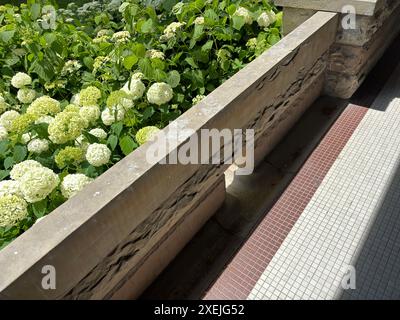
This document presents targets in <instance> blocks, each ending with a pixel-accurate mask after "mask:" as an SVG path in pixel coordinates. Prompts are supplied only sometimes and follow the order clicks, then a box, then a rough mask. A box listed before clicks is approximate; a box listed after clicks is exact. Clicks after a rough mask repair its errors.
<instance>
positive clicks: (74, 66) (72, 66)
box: [61, 60, 82, 75]
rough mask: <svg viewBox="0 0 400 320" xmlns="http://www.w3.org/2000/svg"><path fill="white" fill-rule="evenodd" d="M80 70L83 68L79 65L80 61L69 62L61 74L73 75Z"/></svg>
mask: <svg viewBox="0 0 400 320" xmlns="http://www.w3.org/2000/svg"><path fill="white" fill-rule="evenodd" d="M80 68H82V65H81V64H80V63H79V61H78V60H68V61H67V62H65V64H64V66H63V68H62V70H61V74H62V75H66V74H71V73H74V72H75V71H77V70H79V69H80Z"/></svg>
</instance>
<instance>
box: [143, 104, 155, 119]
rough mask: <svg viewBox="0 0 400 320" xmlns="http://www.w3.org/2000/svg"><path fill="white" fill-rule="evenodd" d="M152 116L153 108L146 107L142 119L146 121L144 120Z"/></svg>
mask: <svg viewBox="0 0 400 320" xmlns="http://www.w3.org/2000/svg"><path fill="white" fill-rule="evenodd" d="M153 114H154V108H153V107H147V108H146V109H144V112H143V119H144V120H146V119H148V118H150V117H151V116H152V115H153Z"/></svg>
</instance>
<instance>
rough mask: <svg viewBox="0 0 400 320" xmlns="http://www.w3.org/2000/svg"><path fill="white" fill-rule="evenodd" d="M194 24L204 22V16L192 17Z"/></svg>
mask: <svg viewBox="0 0 400 320" xmlns="http://www.w3.org/2000/svg"><path fill="white" fill-rule="evenodd" d="M194 24H199V25H200V24H204V17H197V18H196V19H194Z"/></svg>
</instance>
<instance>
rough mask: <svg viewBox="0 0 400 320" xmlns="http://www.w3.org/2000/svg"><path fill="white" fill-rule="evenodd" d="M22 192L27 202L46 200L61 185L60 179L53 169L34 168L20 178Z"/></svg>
mask: <svg viewBox="0 0 400 320" xmlns="http://www.w3.org/2000/svg"><path fill="white" fill-rule="evenodd" d="M18 181H19V183H20V188H21V192H22V194H23V196H24V199H25V200H26V201H27V202H30V203H35V202H38V201H40V200H43V199H45V198H46V197H47V196H48V195H49V194H50V193H51V192H52V191H53V190H54V189H55V188H56V187H57V186H58V184H59V183H60V178H59V177H58V175H56V174H55V173H54V172H53V171H52V170H51V169H49V168H46V167H43V166H41V167H34V168H31V169H30V170H29V171H27V172H26V173H25V174H24V175H22V177H21V178H19V180H18Z"/></svg>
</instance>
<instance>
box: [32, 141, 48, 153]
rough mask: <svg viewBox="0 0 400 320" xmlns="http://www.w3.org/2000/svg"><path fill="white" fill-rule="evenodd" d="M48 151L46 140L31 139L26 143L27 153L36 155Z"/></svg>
mask: <svg viewBox="0 0 400 320" xmlns="http://www.w3.org/2000/svg"><path fill="white" fill-rule="evenodd" d="M47 150H49V141H48V140H46V139H33V140H31V141H29V143H28V151H29V152H32V153H36V154H40V153H42V152H46V151H47Z"/></svg>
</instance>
